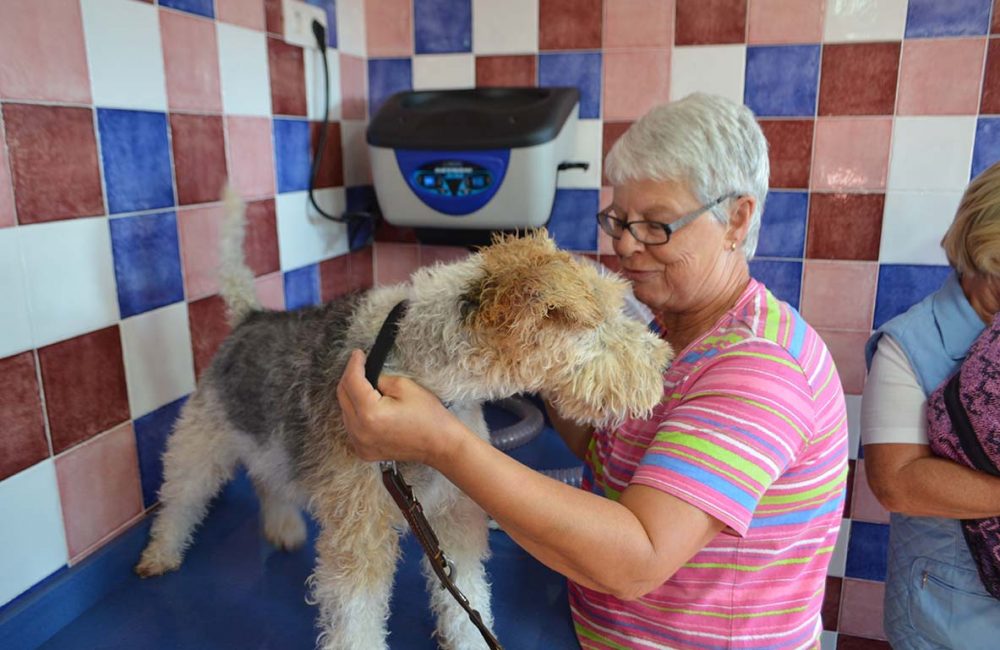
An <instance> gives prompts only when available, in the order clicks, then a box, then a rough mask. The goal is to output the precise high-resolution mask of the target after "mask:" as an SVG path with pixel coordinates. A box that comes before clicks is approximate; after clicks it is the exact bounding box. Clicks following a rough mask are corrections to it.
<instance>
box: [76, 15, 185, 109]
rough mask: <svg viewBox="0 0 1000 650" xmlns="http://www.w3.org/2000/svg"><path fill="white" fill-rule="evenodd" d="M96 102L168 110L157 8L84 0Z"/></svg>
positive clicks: (112, 105)
mask: <svg viewBox="0 0 1000 650" xmlns="http://www.w3.org/2000/svg"><path fill="white" fill-rule="evenodd" d="M81 5H82V8H83V32H84V37H85V40H86V46H87V63H88V64H89V65H90V84H91V89H92V90H93V96H94V105H95V106H101V107H111V108H141V109H147V110H160V111H162V110H166V108H167V89H166V88H167V87H166V81H165V77H164V73H163V48H162V46H161V44H160V22H159V15H158V14H157V12H156V7H154V6H153V5H148V4H144V3H142V2H133V1H132V0H82V3H81Z"/></svg>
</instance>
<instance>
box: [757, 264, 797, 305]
mask: <svg viewBox="0 0 1000 650" xmlns="http://www.w3.org/2000/svg"><path fill="white" fill-rule="evenodd" d="M750 275H752V276H753V277H755V278H756V279H758V280H760V281H761V282H763V283H764V286H766V287H767V288H768V289H770V290H771V293H773V294H774V296H775V297H776V298H778V299H779V300H784V301H785V302H787V303H788V304H789V305H791V306H792V307H795V308H796V309H798V308H799V294H800V293H801V291H802V262H788V261H784V260H751V261H750Z"/></svg>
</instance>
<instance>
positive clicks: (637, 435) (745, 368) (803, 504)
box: [570, 280, 847, 650]
mask: <svg viewBox="0 0 1000 650" xmlns="http://www.w3.org/2000/svg"><path fill="white" fill-rule="evenodd" d="M846 478H847V413H846V410H845V405H844V393H843V390H842V388H841V385H840V379H839V377H838V376H837V370H836V367H835V366H834V363H833V360H832V359H831V357H830V352H829V351H828V350H827V348H826V346H825V345H824V343H823V341H822V340H821V339H820V337H819V336H818V335H817V334H816V332H815V331H814V330H813V329H812V328H811V327H809V325H807V324H806V322H805V321H804V320H802V317H801V316H800V315H799V314H798V312H796V311H795V310H794V309H793V308H792V307H790V306H789V305H787V304H786V303H783V302H781V301H779V300H777V299H776V298H775V297H774V296H773V295H771V293H770V292H769V291H768V290H767V289H766V288H765V287H764V285H762V284H760V283H759V282H756V281H755V280H751V281H750V284H749V285H748V287H747V289H746V290H745V291H744V293H743V294H742V295H741V297H740V299H739V300H738V302H737V304H736V306H735V307H734V308H733V309H732V310H730V311H729V312H728V313H727V314H726V315H725V316H724V317H723V318H722V319H721V320H720V321H719V323H718V324H717V325H716V326H715V327H713V328H712V329H711V330H710V331H709V332H708V333H707V334H705V335H704V336H702V337H701V338H700V339H698V340H696V341H695V342H693V343H692V344H691V345H689V346H688V347H687V348H686V349H685V350H683V351H682V352H681V353H680V354H679V355H678V356H677V358H676V359H675V360H674V363H673V365H672V366H671V367H670V369H669V370H668V371H667V372H666V374H665V375H664V397H663V401H662V402H661V403H660V405H659V406H658V407H657V409H656V411H655V412H654V414H653V417H652V418H650V419H648V420H630V421H628V422H626V423H625V424H624V425H623V426H621V427H619V428H617V429H615V430H613V431H600V432H598V433H597V434H595V435H594V437H593V439H592V440H591V445H590V449H589V451H588V453H587V467H586V469H585V472H584V488H585V489H590V490H592V491H593V492H596V493H597V494H601V495H604V496H606V497H608V498H611V499H618V498H619V497H620V495H621V493H622V491H624V490H625V489H626V488H627V487H628V486H629V485H645V486H649V487H652V488H655V489H657V490H662V491H664V492H666V493H667V494H670V495H673V496H674V497H676V498H678V499H681V500H683V501H685V502H686V503H689V504H691V505H693V506H695V507H697V508H699V509H700V510H702V511H704V512H706V513H708V514H710V515H712V516H713V517H715V518H716V519H718V520H719V521H721V522H723V523H724V524H726V528H725V529H724V530H723V532H722V533H720V534H719V535H718V536H717V537H716V538H715V539H714V540H712V541H711V542H709V543H708V545H707V546H706V547H705V548H704V549H702V550H701V551H699V552H698V553H697V554H695V556H694V557H692V558H691V560H690V561H689V562H688V563H687V564H685V565H684V566H683V567H681V569H680V570H678V571H677V573H675V574H674V576H673V577H671V578H670V579H669V580H668V581H667V582H665V583H664V584H663V585H661V586H660V587H658V588H657V589H655V590H654V591H652V592H651V593H649V594H647V595H646V596H643V597H642V598H640V599H638V600H635V601H622V600H619V599H617V598H615V597H613V596H610V595H606V594H601V593H598V592H596V591H593V590H590V589H587V588H585V587H583V586H580V585H577V584H573V583H571V584H570V604H571V607H572V612H573V619H574V624H575V626H576V632H577V636H578V638H579V640H580V643H581V645H582V646H583V648H587V649H590V648H594V649H601V650H604V649H608V648H615V649H618V648H697V649H699V650H701V649H705V648H760V649H763V648H768V649H777V648H819V635H820V632H821V630H822V622H821V620H820V609H821V606H822V603H823V590H824V586H825V583H826V572H827V567H828V565H829V563H830V557H831V554H832V553H833V548H834V544H835V542H836V540H837V534H838V532H839V530H840V521H841V516H842V514H841V513H842V511H843V507H844V490H845V485H846Z"/></svg>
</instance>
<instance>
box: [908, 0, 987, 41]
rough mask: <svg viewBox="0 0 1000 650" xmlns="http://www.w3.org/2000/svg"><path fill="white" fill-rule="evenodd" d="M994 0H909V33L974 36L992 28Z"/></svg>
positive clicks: (920, 35)
mask: <svg viewBox="0 0 1000 650" xmlns="http://www.w3.org/2000/svg"><path fill="white" fill-rule="evenodd" d="M991 5H992V0H910V4H909V9H908V10H907V12H906V37H907V38H922V37H923V38H926V37H929V36H975V35H979V34H985V33H986V32H987V31H989V28H990V7H991Z"/></svg>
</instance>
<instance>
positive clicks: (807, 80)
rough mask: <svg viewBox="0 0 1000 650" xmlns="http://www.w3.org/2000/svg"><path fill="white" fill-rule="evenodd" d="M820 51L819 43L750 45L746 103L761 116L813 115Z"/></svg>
mask: <svg viewBox="0 0 1000 650" xmlns="http://www.w3.org/2000/svg"><path fill="white" fill-rule="evenodd" d="M819 54H820V46H819V45H768V46H761V47H748V48H747V73H746V90H745V91H744V95H743V101H744V103H746V105H747V106H749V107H750V108H751V109H752V110H753V112H754V113H756V114H757V115H758V116H792V115H804V116H809V117H812V116H814V115H815V114H816V88H817V85H818V81H819Z"/></svg>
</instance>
